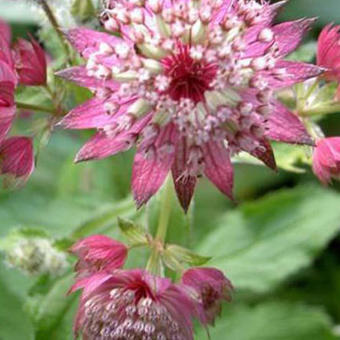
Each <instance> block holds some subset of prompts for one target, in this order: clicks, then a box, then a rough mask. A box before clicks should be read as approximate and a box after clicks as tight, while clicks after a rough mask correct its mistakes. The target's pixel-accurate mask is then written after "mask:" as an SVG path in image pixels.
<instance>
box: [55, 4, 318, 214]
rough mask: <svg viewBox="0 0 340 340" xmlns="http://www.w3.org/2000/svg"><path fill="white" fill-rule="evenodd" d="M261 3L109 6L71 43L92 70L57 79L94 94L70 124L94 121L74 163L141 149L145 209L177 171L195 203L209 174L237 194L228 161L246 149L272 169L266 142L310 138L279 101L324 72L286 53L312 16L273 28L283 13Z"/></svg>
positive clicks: (182, 195)
mask: <svg viewBox="0 0 340 340" xmlns="http://www.w3.org/2000/svg"><path fill="white" fill-rule="evenodd" d="M282 4H283V2H281V3H277V4H273V5H270V4H269V3H267V2H265V1H261V2H258V1H256V0H238V1H231V0H225V1H222V0H205V1H202V3H201V4H200V6H198V3H197V1H195V0H188V1H184V2H183V1H179V0H176V1H161V0H149V1H147V2H146V3H144V1H138V0H137V1H133V2H131V1H125V0H119V1H116V0H114V1H113V0H112V1H106V9H105V10H104V12H103V14H102V22H103V25H104V27H105V28H106V29H107V30H109V31H116V32H117V31H118V32H119V33H120V37H117V36H113V35H109V34H106V33H100V32H96V31H91V30H88V29H85V28H80V29H74V30H71V31H69V33H68V38H69V40H70V41H71V43H72V44H73V45H74V46H75V48H76V49H77V50H78V51H79V52H80V53H81V55H82V56H83V57H84V58H85V59H86V66H80V67H75V68H71V69H67V70H64V71H62V72H61V73H60V76H63V77H65V78H68V79H71V80H73V81H76V82H77V83H79V84H80V85H82V86H86V87H88V88H90V89H92V90H93V92H94V94H95V97H94V98H93V99H91V100H90V101H88V102H86V103H84V104H83V105H81V106H79V107H77V108H75V109H74V110H72V111H71V112H70V113H69V114H68V115H67V116H66V117H65V118H64V119H63V121H62V122H61V124H62V125H63V126H64V127H66V128H74V129H87V128H96V129H97V130H98V132H97V134H96V135H95V136H94V137H93V138H92V139H91V140H90V141H89V142H88V143H87V144H86V145H85V146H84V147H83V148H82V149H81V150H80V152H79V153H78V155H77V157H76V160H77V161H83V160H89V159H101V158H104V157H108V156H110V155H113V154H116V153H118V152H120V151H124V150H127V149H129V148H130V147H131V146H132V145H134V144H137V147H138V149H137V153H136V156H135V161H134V166H133V178H132V188H133V192H134V196H135V199H136V201H137V204H138V205H139V206H140V205H142V204H144V203H145V202H147V201H148V199H149V198H150V197H151V196H152V195H153V194H154V193H155V192H156V191H157V190H158V189H159V187H160V186H161V184H162V183H163V181H164V180H165V178H166V176H167V174H168V172H169V171H170V170H171V172H172V175H173V179H174V183H175V187H176V191H177V195H178V197H179V199H180V202H181V204H182V206H183V208H184V209H187V208H188V205H189V203H190V200H191V197H192V195H193V192H194V188H195V185H196V181H197V177H198V176H199V175H201V174H204V175H205V176H206V177H208V178H209V179H210V180H211V181H212V182H213V183H214V184H215V185H216V186H217V187H218V188H219V189H220V190H221V191H222V192H223V193H225V194H226V195H228V196H229V197H232V186H233V169H232V165H231V161H230V157H231V156H233V155H235V154H237V153H238V152H240V151H242V150H244V151H247V152H249V153H250V154H252V155H254V156H255V157H257V158H259V159H261V160H262V161H263V162H264V163H266V164H267V165H268V166H270V167H272V168H275V159H274V156H273V152H272V149H271V146H270V144H269V142H268V140H269V139H272V140H279V141H284V142H287V143H309V142H310V138H309V136H308V134H307V132H306V130H305V128H304V126H303V125H302V123H301V122H300V120H299V119H298V118H297V117H296V116H295V115H294V114H293V113H291V112H290V111H289V110H288V109H286V108H285V107H284V106H283V105H281V104H280V103H279V102H278V101H277V100H276V99H275V96H274V92H275V90H277V89H281V88H283V87H287V86H291V85H293V84H295V83H297V82H301V81H303V80H305V79H307V78H310V77H314V76H317V75H319V74H320V73H321V69H320V68H319V67H317V66H313V65H309V64H305V63H299V62H292V61H284V60H282V59H283V58H284V57H285V56H286V55H287V54H289V53H290V52H292V51H293V50H294V49H295V48H296V47H297V46H298V44H299V42H300V41H301V39H302V36H303V34H304V32H305V31H306V30H307V29H308V28H309V26H310V24H311V23H312V22H313V20H297V21H293V22H287V23H282V24H278V25H273V24H272V21H273V18H274V17H275V15H276V12H277V10H278V8H279V7H280V6H281V5H282Z"/></svg>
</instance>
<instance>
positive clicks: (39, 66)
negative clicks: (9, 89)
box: [14, 37, 46, 85]
mask: <svg viewBox="0 0 340 340" xmlns="http://www.w3.org/2000/svg"><path fill="white" fill-rule="evenodd" d="M14 53H15V68H16V71H17V73H18V77H19V82H20V83H21V84H23V85H44V84H46V57H45V51H44V50H43V49H42V48H41V47H40V45H39V44H38V43H37V41H35V40H34V39H33V38H32V37H31V41H28V40H24V39H18V41H17V42H16V44H15V45H14Z"/></svg>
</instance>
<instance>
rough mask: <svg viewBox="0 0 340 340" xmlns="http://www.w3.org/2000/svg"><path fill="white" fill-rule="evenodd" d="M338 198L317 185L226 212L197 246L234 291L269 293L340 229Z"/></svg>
mask: <svg viewBox="0 0 340 340" xmlns="http://www.w3.org/2000/svg"><path fill="white" fill-rule="evenodd" d="M339 205H340V196H339V195H338V194H336V193H334V192H331V191H328V190H325V189H321V188H319V187H316V186H301V187H296V188H294V189H288V190H281V191H277V192H275V193H272V194H269V195H267V196H265V197H264V198H262V199H259V200H258V201H255V202H252V203H247V204H244V205H242V206H240V207H239V208H237V209H235V210H234V211H231V212H228V213H226V214H225V215H224V216H223V217H222V218H221V220H220V222H219V224H218V225H217V226H216V227H215V228H214V230H213V231H212V232H211V233H210V234H209V235H208V236H207V237H206V238H205V240H204V241H202V242H201V244H200V246H198V247H197V251H198V253H200V254H207V255H210V254H213V255H214V258H213V259H212V260H211V261H210V262H209V265H211V266H215V267H217V268H219V269H221V270H223V271H224V272H225V274H226V275H227V276H228V277H229V278H230V279H231V281H232V283H233V285H234V286H235V287H236V289H247V290H250V291H254V292H265V291H268V290H270V289H272V288H274V287H275V286H277V285H278V284H279V283H280V282H282V281H284V280H285V279H287V277H289V276H290V275H292V274H294V273H296V272H297V271H299V270H301V269H303V268H305V267H307V266H308V265H309V264H310V263H311V261H312V260H313V259H314V257H315V256H316V255H317V254H318V252H319V251H320V250H321V249H323V248H324V247H325V246H326V245H327V243H328V242H329V241H330V240H331V239H332V238H333V237H334V236H335V235H336V234H337V232H338V231H339V229H340V210H339Z"/></svg>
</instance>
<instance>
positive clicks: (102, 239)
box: [71, 235, 128, 276]
mask: <svg viewBox="0 0 340 340" xmlns="http://www.w3.org/2000/svg"><path fill="white" fill-rule="evenodd" d="M71 252H72V253H74V254H75V255H77V256H78V258H79V260H78V262H77V264H76V271H77V272H78V273H79V275H80V276H86V275H89V274H91V273H95V272H96V271H101V270H113V269H118V268H121V267H122V266H123V265H124V263H125V260H126V257H127V252H128V249H127V247H126V246H125V245H124V244H123V243H120V242H118V241H116V240H113V239H111V238H109V237H107V236H104V235H93V236H89V237H86V238H85V239H82V240H80V241H78V242H77V243H75V244H74V245H73V246H72V248H71Z"/></svg>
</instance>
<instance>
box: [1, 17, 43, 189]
mask: <svg viewBox="0 0 340 340" xmlns="http://www.w3.org/2000/svg"><path fill="white" fill-rule="evenodd" d="M10 41H11V31H10V28H9V27H8V26H7V25H6V24H5V23H4V22H0V173H1V174H5V175H7V177H6V180H7V182H8V183H7V184H10V183H11V182H12V181H13V180H16V181H18V182H19V183H20V182H23V181H25V180H26V179H27V178H28V177H29V176H30V174H31V173H32V171H33V169H34V155H33V145H32V139H31V138H28V137H24V136H15V137H8V136H7V135H8V133H9V130H10V129H11V126H12V123H13V120H14V118H15V113H16V106H15V100H14V93H15V89H16V87H17V85H18V84H22V85H31V86H32V85H43V84H45V83H46V59H45V53H44V51H43V50H42V48H41V47H40V46H39V44H38V43H37V42H36V41H35V40H34V39H33V38H31V41H27V40H23V39H19V40H18V41H17V43H16V44H15V45H14V46H13V48H11V45H10Z"/></svg>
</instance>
